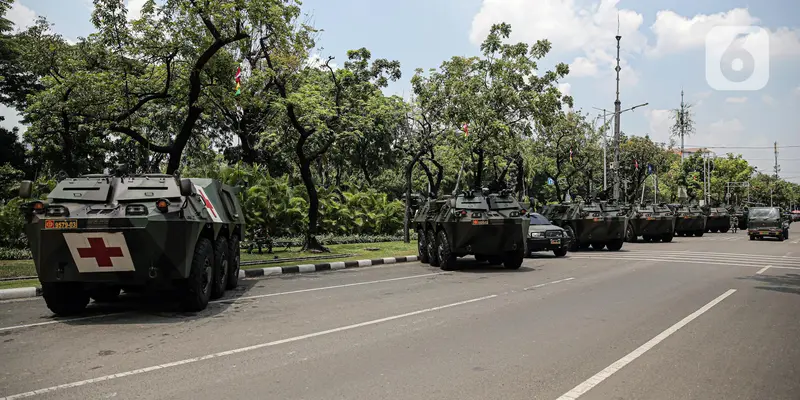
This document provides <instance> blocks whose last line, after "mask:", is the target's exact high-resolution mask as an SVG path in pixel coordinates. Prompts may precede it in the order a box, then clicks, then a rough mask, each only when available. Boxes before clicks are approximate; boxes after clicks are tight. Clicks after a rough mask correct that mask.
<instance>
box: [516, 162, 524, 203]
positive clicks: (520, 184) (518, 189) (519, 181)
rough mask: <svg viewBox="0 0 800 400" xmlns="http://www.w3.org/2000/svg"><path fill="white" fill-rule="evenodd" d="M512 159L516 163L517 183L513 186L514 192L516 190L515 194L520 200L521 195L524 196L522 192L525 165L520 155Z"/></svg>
mask: <svg viewBox="0 0 800 400" xmlns="http://www.w3.org/2000/svg"><path fill="white" fill-rule="evenodd" d="M514 161H515V164H516V165H517V184H516V187H515V188H514V192H516V193H517V195H518V196H520V200H522V197H523V196H525V193H523V191H524V187H525V169H524V168H525V166H524V165H523V163H522V157H519V156H517V158H516V160H514Z"/></svg>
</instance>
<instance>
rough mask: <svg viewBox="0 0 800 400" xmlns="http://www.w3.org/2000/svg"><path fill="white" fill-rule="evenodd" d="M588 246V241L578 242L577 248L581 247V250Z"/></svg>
mask: <svg viewBox="0 0 800 400" xmlns="http://www.w3.org/2000/svg"><path fill="white" fill-rule="evenodd" d="M589 246H590V244H589V243H579V244H578V248H579V249H581V250H586V249H588V248H589Z"/></svg>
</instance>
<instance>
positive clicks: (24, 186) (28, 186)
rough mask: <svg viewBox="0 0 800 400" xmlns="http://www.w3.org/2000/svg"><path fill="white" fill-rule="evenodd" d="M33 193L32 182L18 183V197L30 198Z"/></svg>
mask: <svg viewBox="0 0 800 400" xmlns="http://www.w3.org/2000/svg"><path fill="white" fill-rule="evenodd" d="M32 195H33V182H31V181H22V182H21V183H20V184H19V197H21V198H23V199H30V198H31V196H32Z"/></svg>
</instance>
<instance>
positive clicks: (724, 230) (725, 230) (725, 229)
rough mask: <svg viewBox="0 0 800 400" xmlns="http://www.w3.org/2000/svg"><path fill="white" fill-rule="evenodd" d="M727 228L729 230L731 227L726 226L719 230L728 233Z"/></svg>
mask: <svg viewBox="0 0 800 400" xmlns="http://www.w3.org/2000/svg"><path fill="white" fill-rule="evenodd" d="M729 230H731V228H730V227H728V228H722V229H721V230H720V232H722V233H728V231H729Z"/></svg>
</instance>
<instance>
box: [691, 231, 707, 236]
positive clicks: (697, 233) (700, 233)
mask: <svg viewBox="0 0 800 400" xmlns="http://www.w3.org/2000/svg"><path fill="white" fill-rule="evenodd" d="M704 233H705V232H703V231H697V232H695V233H694V235H695V236H697V237H702V236H703V234H704Z"/></svg>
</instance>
